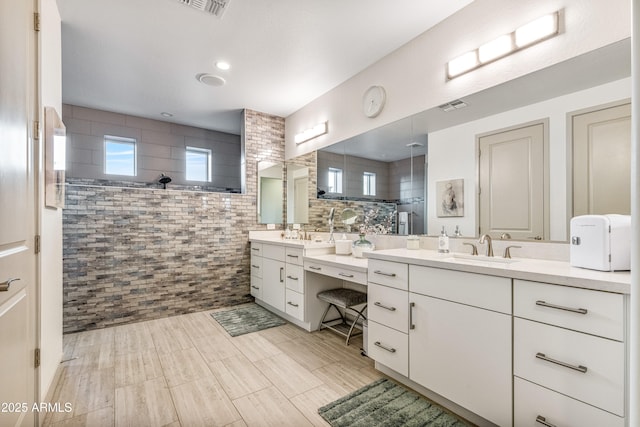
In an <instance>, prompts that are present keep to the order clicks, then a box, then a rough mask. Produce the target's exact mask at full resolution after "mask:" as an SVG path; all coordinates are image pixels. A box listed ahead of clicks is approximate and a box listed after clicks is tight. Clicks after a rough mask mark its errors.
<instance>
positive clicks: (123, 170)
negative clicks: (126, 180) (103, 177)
mask: <svg viewBox="0 0 640 427" xmlns="http://www.w3.org/2000/svg"><path fill="white" fill-rule="evenodd" d="M104 173H105V174H107V175H125V176H136V140H135V139H132V138H122V137H119V136H105V137H104Z"/></svg>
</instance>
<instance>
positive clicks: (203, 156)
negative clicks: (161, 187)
mask: <svg viewBox="0 0 640 427" xmlns="http://www.w3.org/2000/svg"><path fill="white" fill-rule="evenodd" d="M186 157H187V169H186V170H187V173H186V178H187V181H202V182H211V150H209V149H207V148H196V147H187V156H186Z"/></svg>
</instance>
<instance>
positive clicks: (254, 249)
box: [251, 248, 260, 251]
mask: <svg viewBox="0 0 640 427" xmlns="http://www.w3.org/2000/svg"><path fill="white" fill-rule="evenodd" d="M251 250H252V251H259V250H260V249H259V248H251Z"/></svg>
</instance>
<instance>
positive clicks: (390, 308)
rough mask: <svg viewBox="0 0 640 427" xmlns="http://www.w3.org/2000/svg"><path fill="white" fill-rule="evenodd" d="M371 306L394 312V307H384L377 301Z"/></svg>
mask: <svg viewBox="0 0 640 427" xmlns="http://www.w3.org/2000/svg"><path fill="white" fill-rule="evenodd" d="M373 305H375V306H376V307H380V308H384V309H385V310H389V311H396V308H395V307H389V306H386V305H384V304H382V303H380V302H378V301H376V302H374V303H373Z"/></svg>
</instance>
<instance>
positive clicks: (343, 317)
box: [320, 303, 367, 345]
mask: <svg viewBox="0 0 640 427" xmlns="http://www.w3.org/2000/svg"><path fill="white" fill-rule="evenodd" d="M331 307H334V308H335V309H336V311H337V312H338V314H339V315H340V320H341V321H342V322H341V323H340V325H347V326H348V325H349V324H348V322H347V319H346V311H347V310H351V311H353V312H354V313H356V317H355V319H353V322H351V325H350V327H349V331H348V332H344V331H343V330H340V329H338V328H337V327H336V326H338V325H336V326H333V325H329V322H334V321H336V320H338V319H333V320H325V318H326V317H327V314H329V310H331ZM340 308H342V309H344V310H345V315H343V314H342V312H341V311H340V309H339V308H338V306H337V305H336V304H333V303H329V305H328V306H327V309H326V310H325V311H324V314H323V315H322V318H321V320H320V329H321V330H322V328H323V327H325V328H327V329H331V330H332V331H334V332H336V333H338V334H340V335H342V336H344V337H346V340H345V344H346V345H349V340H351V338H353V337H357V336H358V335H362V332H360V333H356V334H354V333H353V329H354V328H355V326H356V324H357V323H358V320H359V319H360V318H361V317H362V319H364V320H367V318H366V317H365V315H364V311H365V310H366V309H367V304H365V305H364V306H363V307H362V309H361V310H360V311H358V310H356V309H355V308H352V307H340Z"/></svg>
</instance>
